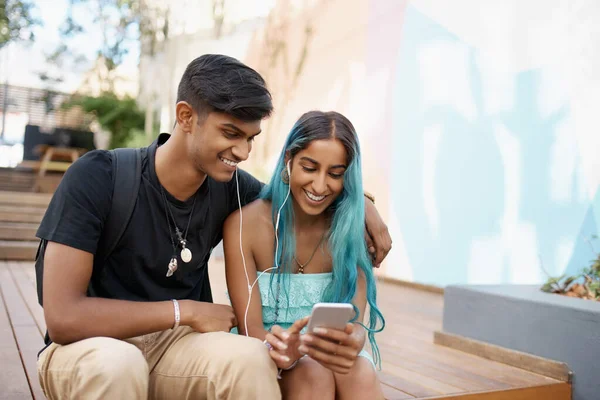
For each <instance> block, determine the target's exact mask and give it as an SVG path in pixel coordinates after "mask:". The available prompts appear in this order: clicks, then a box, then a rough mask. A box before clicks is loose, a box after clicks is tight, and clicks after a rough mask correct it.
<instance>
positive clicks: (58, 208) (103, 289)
mask: <svg viewBox="0 0 600 400" xmlns="http://www.w3.org/2000/svg"><path fill="white" fill-rule="evenodd" d="M168 138H169V135H168V134H161V135H160V136H159V138H158V139H157V141H155V142H154V143H153V144H152V145H150V146H149V147H148V148H147V149H144V150H143V152H142V178H141V179H142V180H141V183H140V190H139V194H138V197H137V203H136V206H135V209H134V210H133V214H132V216H131V220H130V222H129V225H128V226H127V229H126V230H125V232H124V234H123V236H122V238H121V240H120V242H119V244H118V245H117V247H116V248H115V250H114V251H113V253H112V254H111V255H110V256H109V257H108V258H107V259H106V261H105V262H102V261H101V260H99V258H100V257H98V258H96V259H95V261H94V270H93V273H92V278H91V280H90V286H89V290H88V293H89V295H90V296H94V297H104V298H111V299H122V300H134V301H160V300H168V299H193V300H199V301H207V302H211V301H212V294H211V290H210V282H209V278H208V268H207V262H208V259H209V257H210V254H211V251H212V249H213V248H214V247H215V246H216V245H217V244H218V243H219V242H220V241H221V239H222V227H223V222H224V221H225V218H227V216H228V215H229V214H230V213H231V212H232V211H234V210H235V209H237V208H238V200H237V191H236V182H235V177H234V179H232V180H231V181H230V182H227V183H222V182H217V181H215V180H213V179H211V178H210V177H207V178H206V180H205V181H204V183H203V184H202V186H201V187H200V188H199V189H198V192H197V193H196V195H195V196H197V199H196V204H195V206H194V212H193V216H192V219H191V221H190V225H189V231H188V233H187V245H186V247H187V248H189V249H190V250H191V251H192V253H193V258H192V260H191V262H190V263H184V262H183V261H182V260H181V257H179V251H180V248H179V247H178V248H177V251H176V252H175V253H176V254H177V259H178V260H177V261H178V269H177V271H176V272H175V273H174V274H173V276H171V277H167V276H166V273H167V267H168V264H169V261H170V260H171V257H172V256H173V254H174V250H173V245H172V242H171V239H170V237H169V234H170V232H171V234H172V235H173V236H174V239H176V236H175V232H174V228H173V224H172V221H171V227H170V228H169V226H168V225H167V210H166V209H165V203H164V200H163V197H162V194H161V187H160V183H159V181H158V178H157V176H156V170H155V167H154V165H155V164H154V156H155V154H156V148H157V146H159V145H161V144H163V143H164V142H166V141H167V140H168ZM239 172H240V174H239V187H240V197H241V201H242V205H244V204H246V203H248V202H250V201H252V200H254V199H255V198H256V196H257V195H258V193H259V191H260V189H261V186H262V184H261V183H260V182H259V181H258V180H256V179H255V178H254V177H252V176H251V175H250V174H248V173H246V172H244V171H241V170H240V171H239ZM112 191H113V177H112V157H111V153H110V152H108V151H105V150H95V151H91V152H89V153H87V154H85V155H84V156H83V157H81V158H80V159H79V160H77V162H75V163H74V164H73V165H72V166H71V167H70V168H69V169H68V171H67V173H66V174H65V176H64V177H63V179H62V181H61V183H60V185H59V187H58V188H57V190H56V192H55V193H54V196H53V198H52V201H51V202H50V204H49V206H48V209H47V211H46V214H45V215H44V219H43V220H42V223H41V225H40V227H39V229H38V231H37V236H38V237H39V238H41V239H45V240H48V241H52V242H57V243H61V244H65V245H67V246H70V247H74V248H77V249H80V250H84V251H87V252H89V253H92V254H94V255H96V254H97V251H98V250H99V249H98V243H99V240H100V238H101V235H102V229H103V226H104V224H105V222H106V221H107V217H108V214H109V211H110V208H111V200H112V199H111V198H112ZM165 194H166V197H167V200H168V202H169V203H170V205H171V207H170V208H171V210H172V212H173V215H174V217H175V220H176V221H177V226H178V227H179V229H180V230H181V231H185V228H186V226H187V223H188V218H189V216H190V212H191V209H192V204H193V201H194V200H193V199H194V196H192V197H191V198H190V199H188V200H186V201H185V202H182V201H179V200H177V199H176V198H174V197H173V196H171V195H170V194H169V193H168V192H167V191H166V190H165ZM169 229H170V230H169ZM176 244H177V242H176ZM100 264H102V265H100Z"/></svg>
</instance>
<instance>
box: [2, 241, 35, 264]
mask: <svg viewBox="0 0 600 400" xmlns="http://www.w3.org/2000/svg"><path fill="white" fill-rule="evenodd" d="M38 245H39V242H34V241H17V240H0V260H21V261H33V260H35V255H36V253H37V248H38Z"/></svg>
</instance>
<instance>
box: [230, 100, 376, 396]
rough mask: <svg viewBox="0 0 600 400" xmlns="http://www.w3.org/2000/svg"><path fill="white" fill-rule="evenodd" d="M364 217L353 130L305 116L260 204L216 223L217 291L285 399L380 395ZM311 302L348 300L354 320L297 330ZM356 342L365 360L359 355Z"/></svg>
mask: <svg viewBox="0 0 600 400" xmlns="http://www.w3.org/2000/svg"><path fill="white" fill-rule="evenodd" d="M364 218H365V217H364V197H363V189H362V174H361V162H360V149H359V144H358V138H357V135H356V132H355V130H354V127H353V126H352V124H351V123H350V121H349V120H348V119H347V118H345V117H344V116H343V115H341V114H339V113H336V112H320V111H311V112H308V113H306V114H304V115H303V116H302V117H300V119H299V120H298V121H297V122H296V124H295V125H294V127H293V129H292V131H291V132H290V134H289V136H288V138H287V140H286V143H285V146H284V148H283V150H282V152H281V156H280V158H279V161H278V163H277V166H276V168H275V172H274V174H273V177H272V178H271V181H270V183H269V184H268V185H267V186H265V187H264V188H263V191H262V193H261V196H260V199H259V200H256V201H254V202H252V203H250V204H248V205H247V206H245V207H243V208H242V209H241V211H238V212H237V213H234V214H231V215H230V217H229V218H228V219H227V221H226V222H225V226H224V232H223V237H224V248H225V263H226V274H227V285H228V291H229V294H230V298H231V303H232V306H233V309H234V312H235V315H236V318H237V321H238V329H239V333H240V334H245V335H249V336H253V337H256V338H258V339H260V340H264V342H265V345H266V348H267V349H268V351H269V354H270V355H271V358H272V359H273V361H274V362H275V364H276V365H277V367H278V368H279V369H280V372H281V373H280V376H281V380H280V386H281V389H282V393H283V397H284V398H285V399H300V398H302V399H312V398H319V399H327V398H329V399H334V398H339V399H360V398H362V399H377V398H383V394H382V392H381V388H380V383H379V381H378V379H377V375H376V372H375V368H374V367H375V364H377V363H379V361H380V360H379V351H378V347H377V344H376V343H375V338H374V334H375V333H376V332H379V331H381V329H383V326H384V325H385V322H384V319H383V316H382V315H381V313H380V311H379V309H378V308H377V304H376V287H375V280H374V276H373V271H372V265H371V261H370V258H369V255H368V252H367V249H366V245H365V241H364ZM249 297H250V298H249ZM318 302H342V303H352V304H353V305H354V309H355V312H356V316H355V319H354V320H352V321H351V322H350V323H348V324H347V326H346V328H345V330H344V331H340V330H335V329H321V330H315V332H314V334H304V333H302V329H303V328H304V327H305V325H306V324H307V322H308V318H307V316H308V315H310V313H311V309H312V306H313V305H314V304H315V303H318ZM367 303H368V304H369V308H370V313H369V322H368V324H366V325H364V324H363V323H362V321H363V317H364V314H365V308H366V304H367ZM366 336H368V338H369V341H370V344H371V348H372V350H373V355H374V358H375V362H373V361H372V359H371V358H370V356H369V354H368V353H367V352H366V351H364V350H363V347H364V344H365V337H366Z"/></svg>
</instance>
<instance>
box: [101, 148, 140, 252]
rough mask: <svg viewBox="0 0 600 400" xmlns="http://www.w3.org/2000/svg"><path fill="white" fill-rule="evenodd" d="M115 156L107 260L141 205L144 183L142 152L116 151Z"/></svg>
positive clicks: (104, 245) (106, 228)
mask: <svg viewBox="0 0 600 400" xmlns="http://www.w3.org/2000/svg"><path fill="white" fill-rule="evenodd" d="M110 152H111V154H112V167H113V168H112V170H113V194H112V204H111V208H110V213H109V214H108V219H107V221H106V223H105V224H104V229H103V231H104V232H105V235H104V242H103V243H102V257H103V258H104V260H106V258H108V256H109V255H110V254H111V253H112V252H113V251H114V249H115V247H117V244H118V243H119V241H120V240H121V237H122V236H123V233H124V232H125V229H126V228H127V225H128V224H129V220H130V219H131V215H132V214H133V209H134V207H135V204H136V202H137V196H138V192H139V190H140V181H141V180H142V179H141V178H142V149H139V148H138V149H129V148H125V149H114V150H111V151H110Z"/></svg>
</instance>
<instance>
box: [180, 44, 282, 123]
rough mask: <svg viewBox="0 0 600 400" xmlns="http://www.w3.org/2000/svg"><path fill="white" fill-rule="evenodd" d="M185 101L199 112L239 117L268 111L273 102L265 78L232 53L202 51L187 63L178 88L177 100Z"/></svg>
mask: <svg viewBox="0 0 600 400" xmlns="http://www.w3.org/2000/svg"><path fill="white" fill-rule="evenodd" d="M180 101H185V102H188V103H189V104H190V105H191V106H192V107H193V108H194V110H195V111H196V112H197V113H198V114H200V115H206V114H208V113H209V112H212V111H218V112H224V113H227V114H230V115H232V116H234V117H236V118H239V119H241V120H242V121H258V120H261V119H263V118H266V117H268V116H269V115H271V112H272V111H273V103H272V102H271V93H269V90H268V89H267V86H266V84H265V80H264V79H263V78H262V76H260V74H259V73H258V72H256V71H255V70H253V69H252V68H250V67H248V66H247V65H244V64H243V63H242V62H240V61H238V60H236V59H235V58H233V57H228V56H224V55H220V54H205V55H203V56H200V57H198V58H196V59H195V60H194V61H192V62H191V63H189V65H188V66H187V68H186V69H185V72H184V73H183V76H182V77H181V81H180V82H179V88H178V89H177V102H180Z"/></svg>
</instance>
